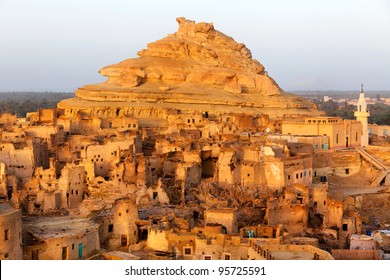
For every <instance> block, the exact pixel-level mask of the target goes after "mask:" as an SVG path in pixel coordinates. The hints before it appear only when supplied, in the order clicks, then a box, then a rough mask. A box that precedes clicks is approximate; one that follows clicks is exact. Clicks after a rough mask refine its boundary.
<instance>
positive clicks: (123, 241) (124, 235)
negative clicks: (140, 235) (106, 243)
mask: <svg viewBox="0 0 390 280" xmlns="http://www.w3.org/2000/svg"><path fill="white" fill-rule="evenodd" d="M121 246H122V247H124V246H127V235H126V234H122V235H121Z"/></svg>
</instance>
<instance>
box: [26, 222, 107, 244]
mask: <svg viewBox="0 0 390 280" xmlns="http://www.w3.org/2000/svg"><path fill="white" fill-rule="evenodd" d="M23 227H24V228H25V229H26V231H28V232H30V233H32V234H33V235H34V236H35V237H36V238H38V239H42V240H44V239H49V238H61V237H65V236H74V235H84V234H86V233H88V232H90V231H94V230H97V229H98V227H99V225H98V224H96V223H94V222H93V221H91V220H89V219H85V218H74V217H41V218H39V219H35V218H33V219H30V218H29V219H24V220H23Z"/></svg>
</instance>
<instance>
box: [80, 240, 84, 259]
mask: <svg viewBox="0 0 390 280" xmlns="http://www.w3.org/2000/svg"><path fill="white" fill-rule="evenodd" d="M82 256H83V243H79V259H81V257H82Z"/></svg>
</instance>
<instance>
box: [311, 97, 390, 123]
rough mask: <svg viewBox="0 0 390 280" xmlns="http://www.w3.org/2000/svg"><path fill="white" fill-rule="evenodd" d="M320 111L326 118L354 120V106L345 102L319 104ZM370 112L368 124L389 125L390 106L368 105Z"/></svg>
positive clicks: (330, 101)
mask: <svg viewBox="0 0 390 280" xmlns="http://www.w3.org/2000/svg"><path fill="white" fill-rule="evenodd" d="M319 106H320V110H322V111H324V112H325V113H326V115H327V116H332V117H341V118H343V119H354V116H353V111H355V110H356V106H354V105H350V104H347V103H346V102H335V101H333V100H329V101H327V102H322V103H319ZM368 110H369V111H370V115H371V116H370V117H369V119H368V122H369V123H376V124H379V125H390V106H389V105H386V104H383V103H377V104H368Z"/></svg>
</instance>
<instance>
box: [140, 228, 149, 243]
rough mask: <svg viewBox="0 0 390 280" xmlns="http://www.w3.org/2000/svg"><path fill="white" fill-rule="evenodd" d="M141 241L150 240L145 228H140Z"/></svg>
mask: <svg viewBox="0 0 390 280" xmlns="http://www.w3.org/2000/svg"><path fill="white" fill-rule="evenodd" d="M138 234H139V241H142V240H147V239H148V230H147V229H144V228H138Z"/></svg>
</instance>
